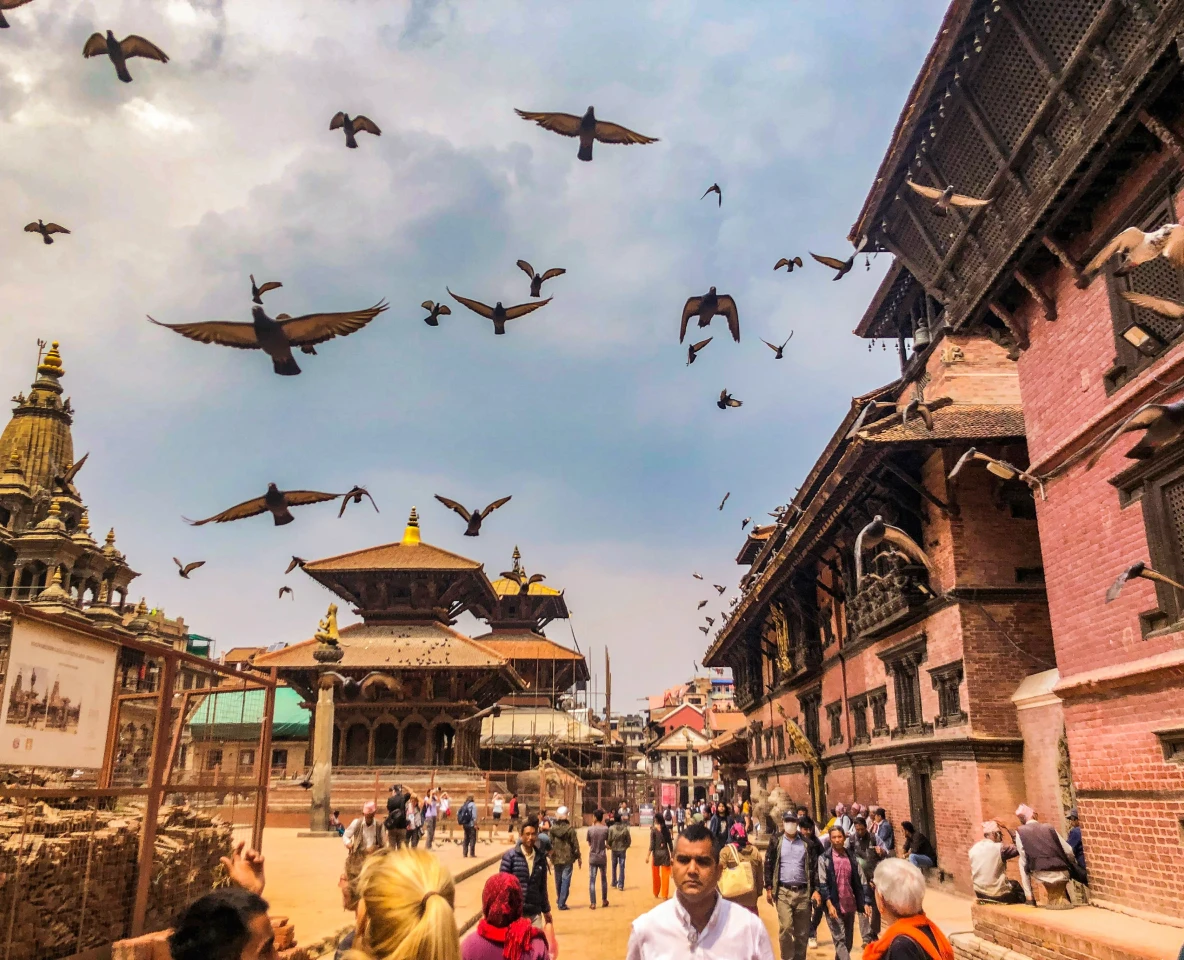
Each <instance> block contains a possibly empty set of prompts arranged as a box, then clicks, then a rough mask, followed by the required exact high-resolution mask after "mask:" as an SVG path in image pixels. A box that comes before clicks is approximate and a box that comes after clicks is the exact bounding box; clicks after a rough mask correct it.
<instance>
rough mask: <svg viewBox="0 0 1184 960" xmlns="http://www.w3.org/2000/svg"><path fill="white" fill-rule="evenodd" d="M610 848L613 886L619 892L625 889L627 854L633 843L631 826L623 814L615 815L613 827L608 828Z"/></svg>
mask: <svg viewBox="0 0 1184 960" xmlns="http://www.w3.org/2000/svg"><path fill="white" fill-rule="evenodd" d="M607 842H608V848H609V850H610V851H611V852H612V855H613V857H612V860H613V879H612V883H613V886H614V887H616V888H617V889H618V890H624V889H625V853H626V851H627V850H628V849H629V844H631V843H632V842H633V838H632V836H630V834H629V825H628V824H627V823H625V821H624V817H623V816H622V814H621V812H620V811H618V812H617V813H615V814H613V825H612V826H611V827H609V828H608V840H607Z"/></svg>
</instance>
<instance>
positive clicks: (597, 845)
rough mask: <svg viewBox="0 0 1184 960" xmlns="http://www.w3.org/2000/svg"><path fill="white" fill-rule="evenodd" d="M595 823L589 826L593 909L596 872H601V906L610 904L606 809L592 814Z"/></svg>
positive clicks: (590, 893) (589, 892) (589, 863)
mask: <svg viewBox="0 0 1184 960" xmlns="http://www.w3.org/2000/svg"><path fill="white" fill-rule="evenodd" d="M592 819H593V820H594V821H595V823H593V824H592V826H590V827H589V828H588V835H587V840H588V899H589V900H590V901H591V902H592V909H593V910H595V909H596V873H597V871H599V872H600V900H601V906H603V907H607V906H608V874H607V873H606V872H605V871H606V870H607V869H608V854H607V852H606V849H607V844H608V827H606V826H605V825H604V811H603V810H597V811H596V812H595V813H594V814H592Z"/></svg>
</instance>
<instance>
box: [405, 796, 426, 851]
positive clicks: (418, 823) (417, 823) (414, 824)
mask: <svg viewBox="0 0 1184 960" xmlns="http://www.w3.org/2000/svg"><path fill="white" fill-rule="evenodd" d="M422 835H423V809H422V808H421V807H420V805H419V797H417V796H416V795H415V794H412V795H411V799H409V800H408V801H407V843H408V845H409V846H410V847H411V849H413V850H415V849H417V848H418V847H419V839H420V837H421V836H422Z"/></svg>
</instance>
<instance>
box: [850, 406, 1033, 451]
mask: <svg viewBox="0 0 1184 960" xmlns="http://www.w3.org/2000/svg"><path fill="white" fill-rule="evenodd" d="M932 416H933V429H932V430H930V429H928V428H927V427H926V426H925V423H924V421H922V420H921V418H920V417H916V416H914V417H910V418H909V422H908V423H901V422H900V419H899V418H898V417H890V418H887V419H886V421H884V426H881V425H880V423H873V424H871V425H869V426H867V427H865V428H864V429H862V430H860V431H859V433H858V434H857V436H858V437H859V438H860V439H862V440H866V441H867V442H868V443H906V442H908V441H910V440H915V441H918V442H922V443H930V442H933V441H935V440H988V439H991V440H998V439H1002V438H1006V437H1022V436H1024V412H1023V409H1022V408H1021V407H1020V405H1019V404H1011V403H956V404H953V405H951V406H948V407H942V408H941V409H940V410H934V411H933V414H932Z"/></svg>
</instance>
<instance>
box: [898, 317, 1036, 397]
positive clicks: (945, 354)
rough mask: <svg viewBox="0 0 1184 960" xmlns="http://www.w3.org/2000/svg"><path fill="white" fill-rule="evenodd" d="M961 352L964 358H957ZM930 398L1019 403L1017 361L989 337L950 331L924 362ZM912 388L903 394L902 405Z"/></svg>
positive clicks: (926, 392) (926, 393) (910, 394)
mask: <svg viewBox="0 0 1184 960" xmlns="http://www.w3.org/2000/svg"><path fill="white" fill-rule="evenodd" d="M955 348H956V350H957V351H961V354H962V357H961V359H955V357H956V355H957V353H956V350H955ZM925 369H926V371H927V372H928V374H929V378H930V379H929V385H928V386H927V387H926V388H925V397H926V399H928V400H938V399H940V398H942V397H949V398H950V399H952V400H954V402H956V403H1019V402H1020V388H1019V381H1018V379H1017V378H1016V370H1015V363H1014V361H1012V360H1008V359H1007V351H1006V350H1004V349H1003V348H1002V347H1000V346H999V345H998V344H996V343H994V342H993V341H991V340H988V339H987V338H986V337H980V336H970V335H967V334H958V333H947V334H946V335H945V337H944V338H943V339H942V342H941V344H940V345H939V347H938V349H936V350H934V351H933V353H931V354H930V355H929V358H928V359H927V360H926V362H925ZM911 399H912V391H911V390H909V391H905V393H904V394H903V395H902V396H901V400H902V403H901V404H900V406H901V407H903V406H904V405H905V404H906V403H908V401H909V400H911Z"/></svg>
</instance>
